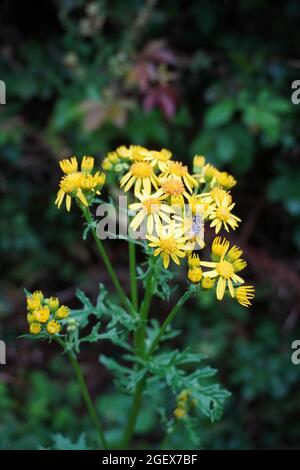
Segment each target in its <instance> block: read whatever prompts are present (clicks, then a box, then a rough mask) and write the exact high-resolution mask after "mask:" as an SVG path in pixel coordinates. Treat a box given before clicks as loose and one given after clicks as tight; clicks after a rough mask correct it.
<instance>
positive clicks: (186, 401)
mask: <svg viewBox="0 0 300 470" xmlns="http://www.w3.org/2000/svg"><path fill="white" fill-rule="evenodd" d="M176 402H177V403H176V408H175V410H174V413H173V414H174V416H175V418H177V419H183V418H185V417H186V416H187V415H188V413H189V411H190V409H191V408H192V407H195V406H196V400H195V399H193V398H192V396H191V391H190V390H188V389H186V390H182V392H181V393H180V394H179V395H178V396H177V400H176Z"/></svg>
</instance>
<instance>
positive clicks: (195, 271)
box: [188, 268, 203, 284]
mask: <svg viewBox="0 0 300 470" xmlns="http://www.w3.org/2000/svg"><path fill="white" fill-rule="evenodd" d="M202 275H203V273H202V269H201V268H192V269H189V271H188V279H189V280H190V281H191V282H193V283H194V284H198V282H200V281H201V279H202Z"/></svg>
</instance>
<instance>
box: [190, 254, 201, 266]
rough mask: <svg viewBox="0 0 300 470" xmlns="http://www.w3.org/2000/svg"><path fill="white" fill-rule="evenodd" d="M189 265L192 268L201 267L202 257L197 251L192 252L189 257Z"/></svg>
mask: <svg viewBox="0 0 300 470" xmlns="http://www.w3.org/2000/svg"><path fill="white" fill-rule="evenodd" d="M188 265H189V267H190V268H199V266H200V258H199V255H197V254H196V253H192V254H191V255H190V256H189V258H188Z"/></svg>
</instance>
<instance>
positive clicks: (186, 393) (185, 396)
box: [177, 389, 191, 401]
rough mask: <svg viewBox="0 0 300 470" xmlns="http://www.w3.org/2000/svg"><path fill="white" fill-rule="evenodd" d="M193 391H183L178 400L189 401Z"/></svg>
mask: <svg viewBox="0 0 300 470" xmlns="http://www.w3.org/2000/svg"><path fill="white" fill-rule="evenodd" d="M190 395H191V391H190V390H188V389H185V390H182V392H180V393H179V395H178V397H177V400H179V401H187V399H188V398H189V397H190Z"/></svg>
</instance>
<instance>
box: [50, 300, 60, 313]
mask: <svg viewBox="0 0 300 470" xmlns="http://www.w3.org/2000/svg"><path fill="white" fill-rule="evenodd" d="M47 305H48V307H49V308H50V310H51V312H53V310H57V309H58V307H59V300H58V298H57V297H50V298H49V299H48V300H47Z"/></svg>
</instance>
